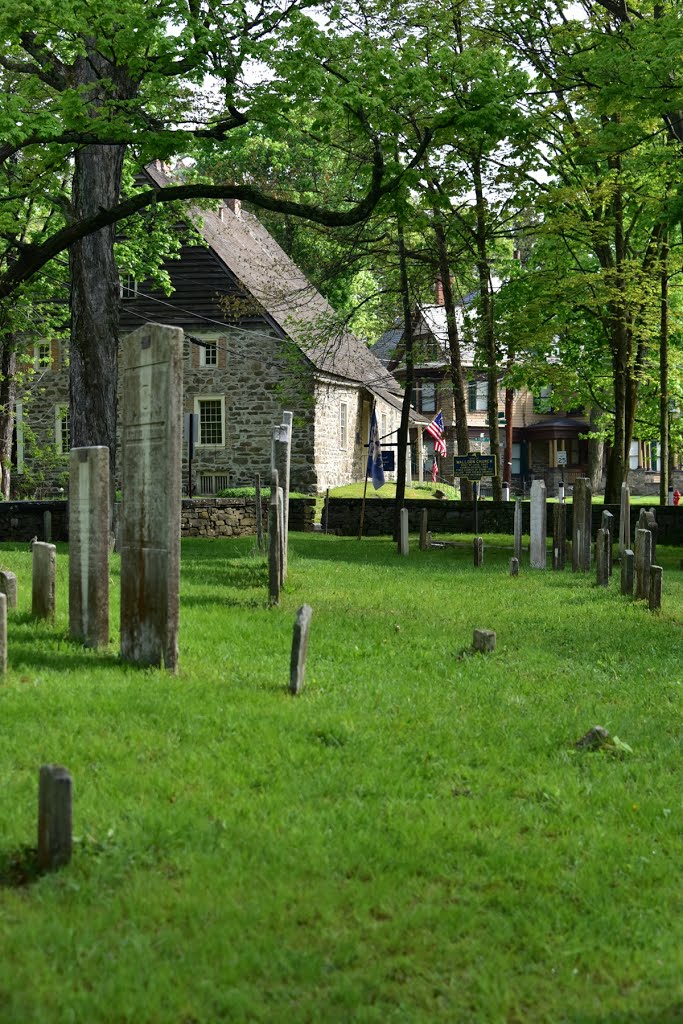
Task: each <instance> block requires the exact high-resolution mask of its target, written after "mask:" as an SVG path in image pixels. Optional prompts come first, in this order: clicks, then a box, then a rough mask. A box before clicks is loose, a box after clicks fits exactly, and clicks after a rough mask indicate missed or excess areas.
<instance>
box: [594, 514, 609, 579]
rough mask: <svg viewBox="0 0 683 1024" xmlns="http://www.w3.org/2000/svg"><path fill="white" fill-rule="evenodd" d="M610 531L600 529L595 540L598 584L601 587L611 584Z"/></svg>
mask: <svg viewBox="0 0 683 1024" xmlns="http://www.w3.org/2000/svg"><path fill="white" fill-rule="evenodd" d="M608 538H609V531H607V530H603V529H602V528H600V529H599V530H598V535H597V537H596V539H595V571H596V582H597V584H598V586H599V587H606V586H607V584H608V583H609V568H608V565H607V543H608Z"/></svg>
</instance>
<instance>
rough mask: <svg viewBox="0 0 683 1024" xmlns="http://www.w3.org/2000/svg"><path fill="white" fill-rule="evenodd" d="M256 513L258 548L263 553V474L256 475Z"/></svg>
mask: <svg viewBox="0 0 683 1024" xmlns="http://www.w3.org/2000/svg"><path fill="white" fill-rule="evenodd" d="M254 505H255V512H256V546H257V548H258V549H259V551H263V506H262V503H261V474H260V473H257V474H256V496H255V501H254Z"/></svg>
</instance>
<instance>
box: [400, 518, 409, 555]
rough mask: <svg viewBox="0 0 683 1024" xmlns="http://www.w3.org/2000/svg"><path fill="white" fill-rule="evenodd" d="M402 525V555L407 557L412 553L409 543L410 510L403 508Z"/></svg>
mask: <svg viewBox="0 0 683 1024" xmlns="http://www.w3.org/2000/svg"><path fill="white" fill-rule="evenodd" d="M400 524H401V537H400V552H401V554H402V555H407V554H408V553H409V551H410V546H409V543H408V509H407V508H402V509H401V514H400Z"/></svg>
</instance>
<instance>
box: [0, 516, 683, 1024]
mask: <svg viewBox="0 0 683 1024" xmlns="http://www.w3.org/2000/svg"><path fill="white" fill-rule="evenodd" d="M462 540H463V543H462V545H461V546H458V547H455V548H449V549H441V550H435V549H432V550H430V551H426V552H420V551H419V550H416V548H415V546H414V547H413V549H412V550H411V554H410V556H409V557H408V558H399V557H398V556H397V555H396V553H395V547H394V545H393V544H392V543H391V542H390V541H389V540H385V539H377V540H366V541H363V542H358V541H356V540H355V539H350V538H337V537H331V536H330V537H325V536H320V535H316V536H310V535H294V536H293V537H292V540H291V546H290V550H291V555H290V570H289V580H288V585H287V590H286V592H285V593H284V594H283V600H282V603H281V606H280V607H279V608H276V609H269V608H268V607H267V605H266V603H265V594H266V585H267V576H266V569H265V565H264V563H263V561H262V560H261V559H259V558H258V557H255V556H254V554H253V551H252V544H251V542H250V541H248V540H236V541H227V540H226V541H185V542H183V567H182V599H181V633H180V652H181V654H180V671H179V674H178V675H177V676H175V677H173V676H168V675H165V674H164V673H162V672H159V671H156V670H144V671H143V670H137V669H135V668H132V667H129V666H122V665H120V664H118V662H117V657H116V650H117V644H116V638H114V640H113V642H112V644H111V647H110V649H109V650H108V651H106V652H103V653H96V652H93V651H84V650H82V649H81V648H80V647H78V646H76V645H75V644H72V643H71V642H70V641H69V640H68V639H67V636H66V629H67V623H66V569H67V554H66V549H65V548H64V547H59V554H58V568H59V577H60V578H59V611H58V618H57V621H56V623H55V625H54V626H48V625H45V624H41V623H35V622H32V621H31V619H30V616H29V614H28V612H29V604H30V594H29V590H30V564H29V557H30V556H29V553H28V550H27V548H26V546H25V545H9V544H4V545H1V546H0V562H2V563H3V564H4V566H5V567H7V568H11V569H13V570H14V571H16V573H17V575H18V577H19V582H20V607H19V609H18V610H17V611H16V612H12V613H11V615H10V622H9V643H10V661H11V670H10V672H9V673H8V675H7V676H6V677H5V679H4V681H3V682H2V683H0V722H1V723H2V726H1V728H2V743H1V744H0V772H1V777H2V779H3V787H2V794H1V796H0V953H1V956H0V1021H2V1024H7V1022H13V1024H14V1022H17V1024H40V1022H46V1024H62V1022H64V1024H66V1022H88V1024H91V1022H100V1021H102V1022H107V1024H118V1022H136V1024H139V1022H145V1024H147V1022H154V1024H156V1022H158V1024H193V1022H197V1024H205V1022H206V1024H212V1022H216V1021H226V1022H233V1021H263V1022H273V1021H275V1022H279V1021H285V1022H287V1024H289V1022H318V1021H325V1022H327V1021H339V1022H346V1021H364V1022H365V1021H368V1022H370V1021H377V1022H383V1024H384V1022H413V1021H416V1022H417V1021H419V1022H422V1021H424V1022H432V1021H445V1022H466V1024H469V1022H473V1021H474V1022H482V1024H491V1022H506V1024H514V1022H519V1024H521V1022H525V1024H526V1022H534V1024H535V1022H547V1024H558V1022H576V1024H578V1022H581V1024H598V1022H600V1024H606V1022H610V1024H655V1022H656V1024H666V1022H669V1024H673V1022H678V1021H680V1020H681V1019H683V982H682V981H681V978H682V976H683V896H682V895H681V887H680V884H679V879H678V868H679V866H680V863H681V859H682V856H683V799H682V797H681V792H682V791H683V787H682V781H683V779H682V776H683V767H682V764H683V762H682V758H681V697H682V689H683V669H682V667H681V622H682V621H683V573H681V572H680V571H679V569H678V564H679V557H680V552H679V551H678V550H674V549H665V548H663V549H661V550H660V553H659V555H658V560H659V561H661V562H662V564H663V565H664V607H663V611H662V613H661V614H660V615H652V614H650V613H649V612H648V610H647V609H646V607H645V606H644V605H643V604H640V603H633V602H630V601H627V600H625V599H622V598H621V597H620V595H619V593H618V590H619V584H618V578H616V577H615V578H613V580H612V582H611V585H610V587H609V589H607V590H603V589H598V588H596V587H595V586H594V582H593V576H592V574H591V576H590V577H588V576H586V577H584V576H579V575H573V574H572V573H571V572H569V571H568V572H565V573H562V574H560V573H552V572H550V571H547V572H532V571H531V570H530V569H528V568H526V566H525V567H523V569H522V573H521V575H520V576H519V578H517V579H513V578H511V577H510V576H509V575H508V573H507V565H508V561H509V558H510V555H511V550H510V547H509V538H501V537H487V538H485V544H486V553H485V565H484V567H483V568H482V569H480V570H474V569H473V567H472V564H471V563H472V555H471V540H470V539H465V538H462ZM525 562H526V560H525ZM617 573H618V570H617ZM111 575H112V597H114V596H115V595H116V594H117V591H118V560H117V559H116V558H113V559H112V572H111ZM304 601H307V602H308V603H309V604H311V605H312V607H313V609H314V616H313V624H312V634H311V641H310V648H309V659H308V671H307V683H306V689H305V691H304V693H303V694H302V696H300V697H298V698H292V697H290V696H289V694H288V693H287V689H286V686H287V681H288V669H289V650H290V643H291V633H292V623H293V619H294V614H295V611H296V609H297V607H298V606H299V605H300V604H302V603H303V602H304ZM116 614H117V612H116V608H115V607H114V608H113V609H112V622H116ZM477 626H481V627H488V628H494V629H496V631H497V636H498V646H497V650H496V652H495V654H493V655H490V656H486V657H484V656H479V655H476V656H472V655H468V654H466V653H464V652H465V651H466V650H467V649H468V648H469V645H470V643H471V640H472V630H473V628H474V627H477ZM595 724H601V725H603V726H605V727H606V728H608V729H609V730H610V731H611V732H612V733H613V734H616V735H617V736H619V737H620V738H621V740H622V741H624V742H625V743H627V744H628V745H629V746H630V747H631V748H632V753H630V754H628V753H627V754H625V755H624V756H623V757H616V756H608V755H604V754H600V753H577V752H575V751H574V749H573V743H574V741H575V740H576V739H577V738H579V737H580V736H581V735H583V734H584V733H585V732H586V730H588V729H589V728H590V727H591V726H593V725H595ZM45 762H58V763H62V764H64V765H66V766H67V767H68V768H69V769H70V770H71V772H72V774H73V777H74V784H75V831H76V834H77V836H78V842H77V844H76V848H75V852H74V858H73V861H72V863H71V864H70V865H69V866H68V867H67V868H65V869H64V870H62V871H60V872H58V873H56V874H53V875H48V876H44V877H41V878H39V879H37V880H35V881H33V882H32V883H31V884H26V885H17V884H16V882H17V873H18V872H17V868H16V862H17V861H19V862H21V859H22V857H25V853H24V849H25V847H26V846H27V845H29V846H30V845H32V844H33V843H34V842H35V838H34V837H35V828H36V786H37V773H38V767H39V765H40V764H41V763H45ZM13 864H14V866H13Z"/></svg>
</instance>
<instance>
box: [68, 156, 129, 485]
mask: <svg viewBox="0 0 683 1024" xmlns="http://www.w3.org/2000/svg"><path fill="white" fill-rule="evenodd" d="M124 150H125V147H123V146H87V147H86V148H85V149H82V150H80V151H79V152H78V153H77V154H76V159H75V167H74V182H73V200H72V203H73V211H74V215H75V216H76V217H78V218H80V217H87V216H89V215H90V214H92V213H94V212H95V211H96V210H98V209H99V208H100V207H107V206H111V205H113V204H114V203H115V202H116V201H117V200H118V198H119V192H120V188H121V171H122V167H123V156H124ZM114 231H115V229H114V227H113V226H112V227H108V228H103V229H102V230H100V231H97V232H95V233H94V234H92V235H88V236H87V237H86V238H83V239H81V241H80V242H76V243H75V245H73V246H72V247H71V249H70V251H69V265H70V270H71V350H70V366H69V399H70V415H71V445H72V446H73V447H84V446H90V445H106V446H107V447H108V448H109V465H110V469H111V475H112V481H113V479H114V472H115V461H116V381H117V347H118V318H119V277H118V272H117V269H116V263H115V260H114V249H113V245H114ZM112 494H113V488H112Z"/></svg>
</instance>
